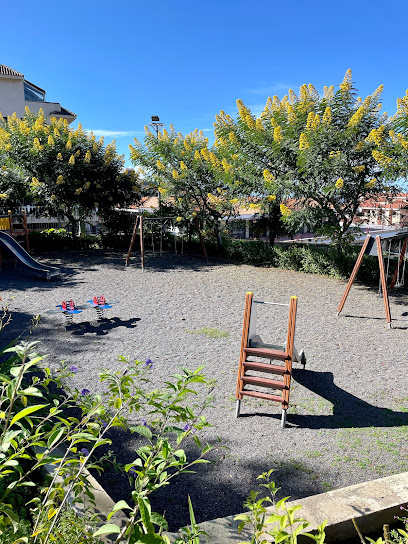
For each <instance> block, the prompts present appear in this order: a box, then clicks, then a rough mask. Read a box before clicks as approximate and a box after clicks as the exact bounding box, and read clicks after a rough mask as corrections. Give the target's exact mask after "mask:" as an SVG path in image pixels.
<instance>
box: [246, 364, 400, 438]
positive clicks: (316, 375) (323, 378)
mask: <svg viewBox="0 0 408 544" xmlns="http://www.w3.org/2000/svg"><path fill="white" fill-rule="evenodd" d="M293 379H294V380H296V382H297V383H299V384H300V385H303V387H305V388H306V389H309V391H313V393H316V394H317V395H319V396H320V397H322V398H324V399H326V400H328V401H329V402H331V403H332V404H333V414H332V415H314V414H313V415H300V414H290V415H288V420H287V426H288V427H291V426H296V427H301V428H304V429H305V428H306V429H341V428H350V427H353V428H366V427H373V426H375V427H401V426H403V425H408V413H407V412H394V411H393V410H390V409H389V408H379V407H378V406H373V405H372V404H369V403H368V402H366V401H364V400H361V399H359V398H358V397H356V396H354V395H352V394H351V393H348V392H347V391H345V390H344V389H341V388H340V387H338V386H337V385H336V384H335V383H334V381H333V374H332V373H331V372H314V371H313V370H299V369H294V370H293ZM254 416H262V417H268V418H270V419H276V420H280V414H268V413H260V412H253V413H250V414H245V413H244V414H241V415H240V417H241V418H250V417H254Z"/></svg>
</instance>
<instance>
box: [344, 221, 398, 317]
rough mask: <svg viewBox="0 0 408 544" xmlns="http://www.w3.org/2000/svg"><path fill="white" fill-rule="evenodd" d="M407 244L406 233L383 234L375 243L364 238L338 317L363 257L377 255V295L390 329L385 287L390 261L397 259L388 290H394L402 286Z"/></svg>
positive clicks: (386, 289) (388, 306)
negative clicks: (382, 305)
mask: <svg viewBox="0 0 408 544" xmlns="http://www.w3.org/2000/svg"><path fill="white" fill-rule="evenodd" d="M407 243H408V232H398V233H395V232H383V233H381V234H379V235H378V236H376V237H375V243H374V238H373V237H372V236H371V235H370V234H368V235H367V236H366V238H365V240H364V243H363V246H362V248H361V251H360V253H359V255H358V257H357V260H356V263H355V265H354V268H353V271H352V273H351V276H350V279H349V281H348V283H347V285H346V289H345V290H344V293H343V296H342V299H341V301H340V304H339V306H338V308H337V315H338V316H339V315H340V312H341V311H342V309H343V307H344V304H345V302H346V300H347V297H348V294H349V292H350V289H351V286H352V285H353V282H354V280H355V278H356V276H357V272H358V270H359V268H360V266H361V263H362V261H363V258H364V255H373V256H375V255H377V256H378V265H379V269H380V283H379V287H378V295H379V296H382V297H383V298H384V308H385V318H386V320H387V324H388V328H391V310H390V303H389V300H388V287H387V281H388V272H389V268H390V260H391V258H392V257H396V258H397V266H396V268H395V272H394V274H393V277H392V280H391V283H390V289H394V287H400V286H402V285H404V275H405V261H406V258H407V254H406V250H407ZM383 250H384V251H383ZM384 253H385V254H387V266H385V262H384Z"/></svg>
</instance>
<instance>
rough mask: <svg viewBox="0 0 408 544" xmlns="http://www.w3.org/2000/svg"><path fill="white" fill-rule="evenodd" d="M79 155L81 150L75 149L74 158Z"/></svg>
mask: <svg viewBox="0 0 408 544" xmlns="http://www.w3.org/2000/svg"><path fill="white" fill-rule="evenodd" d="M80 154H81V150H80V149H77V150H76V151H75V153H74V156H75V157H79V155H80Z"/></svg>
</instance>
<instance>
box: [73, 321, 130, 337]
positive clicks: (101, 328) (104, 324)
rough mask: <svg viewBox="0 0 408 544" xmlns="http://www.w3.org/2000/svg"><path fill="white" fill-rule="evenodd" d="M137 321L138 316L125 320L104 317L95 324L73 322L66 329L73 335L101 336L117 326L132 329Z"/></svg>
mask: <svg viewBox="0 0 408 544" xmlns="http://www.w3.org/2000/svg"><path fill="white" fill-rule="evenodd" d="M137 321H140V317H134V318H131V319H126V320H124V319H120V318H119V317H113V318H112V319H108V318H104V319H101V320H100V321H98V323H97V324H96V325H92V323H85V322H82V323H73V324H72V325H69V326H68V327H67V328H66V330H67V331H69V332H71V333H72V334H73V335H75V336H83V335H84V334H96V335H97V336H103V335H105V334H108V332H109V331H111V330H112V329H117V328H118V327H126V328H127V329H134V328H135V327H137V325H136V323H137Z"/></svg>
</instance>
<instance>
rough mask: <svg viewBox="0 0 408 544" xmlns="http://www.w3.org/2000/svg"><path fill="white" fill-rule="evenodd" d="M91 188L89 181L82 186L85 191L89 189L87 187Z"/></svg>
mask: <svg viewBox="0 0 408 544" xmlns="http://www.w3.org/2000/svg"><path fill="white" fill-rule="evenodd" d="M90 186H91V182H90V181H87V182H86V183H85V184H84V189H85V190H86V191H87V190H88V189H89V187H90Z"/></svg>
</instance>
